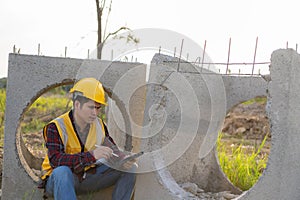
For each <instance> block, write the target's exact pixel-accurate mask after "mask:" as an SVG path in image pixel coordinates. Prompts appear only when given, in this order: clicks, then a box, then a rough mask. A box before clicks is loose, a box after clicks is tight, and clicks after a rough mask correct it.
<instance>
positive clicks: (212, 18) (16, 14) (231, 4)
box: [0, 0, 300, 77]
mask: <svg viewBox="0 0 300 200" xmlns="http://www.w3.org/2000/svg"><path fill="white" fill-rule="evenodd" d="M109 20H110V21H109V22H110V23H109V27H108V30H109V31H115V30H116V29H118V28H119V27H120V26H127V27H129V28H131V29H140V28H160V29H168V30H172V31H176V32H178V33H180V34H183V35H185V36H187V37H189V38H191V39H192V40H194V41H195V42H196V43H198V44H199V45H201V46H203V44H204V41H205V40H206V41H207V46H206V52H207V53H208V55H209V56H210V57H211V59H212V60H213V61H214V62H227V54H228V44H229V38H231V51H230V55H231V56H230V62H252V61H253V55H254V48H255V41H256V37H258V49H257V53H256V54H257V57H256V61H257V62H265V61H270V56H271V53H272V52H273V51H274V50H276V49H279V48H286V44H287V42H288V45H289V47H290V48H296V44H297V43H299V41H300V28H299V27H298V24H299V7H298V4H297V1H296V0H295V1H292V0H285V1H278V0H272V1H271V0H247V1H243V0H226V1H224V0H207V1H200V0H185V1H174V0H173V1H171V0H151V1H145V0H127V1H126V0H113V5H112V12H111V15H110V18H109ZM96 25H97V21H96V8H95V1H94V0H85V1H84V0H60V1H59V0H52V1H46V0H25V1H21V0H1V1H0V34H1V40H0V41H1V45H0V77H6V76H7V66H8V54H9V53H11V52H12V51H13V46H14V45H15V46H16V48H17V49H19V48H20V52H21V53H22V54H33V55H36V54H37V52H38V44H40V45H41V54H42V55H45V56H63V55H64V49H65V46H67V47H68V53H67V56H69V57H75V58H86V57H87V49H94V48H95V44H96V30H97V28H96ZM174 43H180V41H178V42H176V41H174ZM162 45H163V44H162Z"/></svg>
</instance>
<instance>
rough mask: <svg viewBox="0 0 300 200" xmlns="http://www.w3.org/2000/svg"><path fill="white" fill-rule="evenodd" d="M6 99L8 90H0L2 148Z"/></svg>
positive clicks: (1, 144)
mask: <svg viewBox="0 0 300 200" xmlns="http://www.w3.org/2000/svg"><path fill="white" fill-rule="evenodd" d="M5 99H6V90H5V89H0V146H3V139H4V113H5Z"/></svg>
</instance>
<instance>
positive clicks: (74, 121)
mask: <svg viewBox="0 0 300 200" xmlns="http://www.w3.org/2000/svg"><path fill="white" fill-rule="evenodd" d="M70 93H72V95H73V109H72V110H70V111H68V112H67V113H65V114H63V115H61V116H59V117H57V118H56V119H54V120H52V121H51V122H50V123H49V124H47V125H46V126H45V127H44V138H45V142H46V147H47V149H48V153H47V155H46V157H45V160H44V162H43V164H42V172H43V175H42V177H41V179H42V183H43V184H41V185H40V188H45V196H54V199H58V200H65V199H70V200H71V199H72V200H73V199H74V200H75V199H76V194H80V193H90V192H94V191H97V190H100V189H103V188H107V187H109V186H111V185H115V188H114V190H113V194H112V199H116V200H122V199H124V200H125V199H131V197H132V194H133V190H134V185H135V179H136V176H135V173H134V172H135V169H136V165H134V164H135V161H128V162H126V163H124V165H123V168H124V169H125V170H124V171H123V170H119V169H113V168H111V167H109V166H107V165H105V164H101V163H100V164H97V165H96V164H95V163H96V161H97V160H99V159H100V160H101V159H102V160H103V159H104V160H105V161H109V160H114V159H122V158H124V157H125V154H124V153H123V152H121V151H120V150H119V149H118V148H117V147H116V145H115V143H114V141H113V139H112V138H111V137H110V136H109V134H108V132H107V128H106V126H105V124H104V123H103V122H102V120H101V119H99V118H98V117H97V116H98V114H99V112H100V108H101V106H103V105H106V103H105V93H104V89H103V87H102V84H101V83H100V82H99V81H97V80H96V79H94V78H83V79H81V80H79V81H78V82H77V83H76V84H75V85H74V87H73V88H72V89H71V90H70ZM97 163H98V162H97ZM106 163H107V162H106ZM125 171H127V172H125ZM128 171H129V172H128Z"/></svg>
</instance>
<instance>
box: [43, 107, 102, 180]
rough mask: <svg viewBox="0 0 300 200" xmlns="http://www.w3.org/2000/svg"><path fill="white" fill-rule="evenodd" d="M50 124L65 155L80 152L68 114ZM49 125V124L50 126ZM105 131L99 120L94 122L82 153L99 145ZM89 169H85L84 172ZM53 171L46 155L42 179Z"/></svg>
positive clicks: (45, 135)
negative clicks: (58, 136)
mask: <svg viewBox="0 0 300 200" xmlns="http://www.w3.org/2000/svg"><path fill="white" fill-rule="evenodd" d="M50 123H55V125H56V127H57V130H58V133H59V135H60V138H61V140H62V142H63V144H64V147H65V153H67V154H76V153H80V152H81V145H80V142H79V139H78V138H77V135H76V132H75V130H74V127H73V125H72V122H71V120H70V117H69V112H67V113H65V114H63V115H61V116H59V117H58V118H56V119H54V120H52V121H51V122H50ZM50 123H49V124H50ZM46 127H47V126H45V127H44V138H45V141H46V140H47V134H46ZM104 137H105V130H104V125H103V122H102V121H101V120H100V119H99V120H95V121H94V122H93V123H92V124H91V125H90V130H89V133H88V137H87V139H86V143H85V149H84V151H85V152H87V151H90V150H92V149H93V148H95V145H96V144H97V145H101V144H102V143H103V141H104ZM89 168H90V167H86V168H85V171H86V170H88V169H89ZM52 171H53V169H52V167H51V165H50V162H49V158H48V155H46V156H45V159H44V161H43V164H42V177H41V178H42V179H43V180H44V179H45V178H46V177H47V176H50V174H51V173H52Z"/></svg>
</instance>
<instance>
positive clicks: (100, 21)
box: [96, 0, 103, 59]
mask: <svg viewBox="0 0 300 200" xmlns="http://www.w3.org/2000/svg"><path fill="white" fill-rule="evenodd" d="M96 7H97V18H98V41H97V59H101V52H102V11H103V8H102V7H101V6H100V5H99V0H96Z"/></svg>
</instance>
